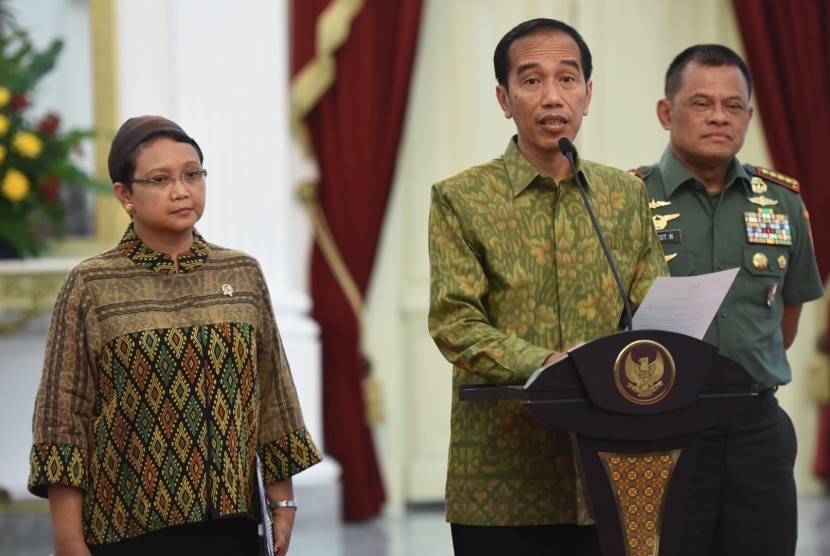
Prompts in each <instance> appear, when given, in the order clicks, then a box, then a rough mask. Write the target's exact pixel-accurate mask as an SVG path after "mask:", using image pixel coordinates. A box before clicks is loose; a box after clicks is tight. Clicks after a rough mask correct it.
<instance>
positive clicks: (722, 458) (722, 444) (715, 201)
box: [632, 147, 823, 555]
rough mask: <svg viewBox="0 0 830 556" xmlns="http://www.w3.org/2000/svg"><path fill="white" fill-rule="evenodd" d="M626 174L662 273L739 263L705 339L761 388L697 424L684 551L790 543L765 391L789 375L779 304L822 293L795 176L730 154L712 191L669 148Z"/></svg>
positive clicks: (776, 417) (789, 510)
mask: <svg viewBox="0 0 830 556" xmlns="http://www.w3.org/2000/svg"><path fill="white" fill-rule="evenodd" d="M632 173H635V174H637V175H639V176H640V177H641V178H642V179H643V180H644V181H645V183H646V186H647V188H648V192H649V200H650V206H651V208H652V218H653V220H654V225H655V228H656V229H657V235H658V238H659V239H660V242H661V244H662V246H663V251H664V253H665V256H666V260H667V261H668V265H669V270H670V272H671V274H672V276H690V275H700V274H706V273H711V272H717V271H720V270H726V269H731V268H739V269H740V270H739V272H738V274H737V277H736V278H735V282H734V283H733V284H732V287H731V288H730V290H729V293H728V294H727V296H726V298H725V299H724V301H723V304H722V305H721V307H720V308H719V310H718V312H717V315H716V316H715V318H714V320H713V322H712V324H711V325H710V326H709V329H708V330H707V331H706V335H705V336H704V340H705V341H707V342H709V343H712V344H714V345H716V346H717V347H718V349H719V351H720V352H721V353H723V354H724V355H727V356H729V357H732V358H733V359H735V360H737V361H738V362H739V363H741V364H742V365H743V366H744V368H745V369H746V370H747V371H748V372H749V373H750V374H751V375H752V376H753V377H754V378H755V379H756V380H757V383H756V386H755V389H756V391H758V392H761V393H762V395H760V396H759V398H758V402H759V403H755V404H753V406H752V408H751V409H750V411H748V412H747V413H745V414H744V415H742V416H740V417H737V418H736V419H734V420H732V421H730V422H729V423H725V424H723V425H722V426H719V427H715V428H713V429H711V430H708V431H704V434H703V436H702V442H701V449H700V453H699V454H698V463H697V472H696V473H697V475H696V477H695V479H694V481H693V487H692V493H691V495H690V502H689V507H688V509H687V519H686V526H685V533H684V535H685V540H684V554H709V553H712V554H714V553H718V554H719V553H721V552H719V550H723V549H722V548H721V547H724V546H728V547H730V549H729V550H733V552H732V553H741V554H776V555H777V554H791V553H792V552H793V551H794V547H795V540H796V535H797V526H796V525H797V524H796V500H795V482H794V477H793V465H794V461H795V452H796V440H795V431H794V429H793V427H792V423H791V421H790V419H789V417H788V416H787V415H786V413H784V411H783V410H781V409H780V407H779V406H778V405H777V401H776V400H775V396H774V392H775V389H776V388H777V386H779V385H783V384H786V383H788V382H790V380H791V379H792V371H791V369H790V364H789V362H788V361H787V355H786V351H785V348H784V342H783V334H782V330H781V320H782V316H783V314H784V308H785V307H788V306H793V305H801V304H803V303H805V302H807V301H811V300H813V299H817V298H819V297H821V296H822V295H823V288H822V282H821V278H820V277H819V272H818V267H817V264H816V258H815V254H814V252H813V242H812V237H811V234H810V223H809V219H808V215H807V210H806V209H805V207H804V203H803V202H802V200H801V196H800V195H799V192H798V182H796V181H795V180H793V179H791V178H788V177H786V176H782V175H780V174H777V173H775V172H771V171H769V170H766V169H763V168H759V167H753V166H750V165H742V164H741V163H740V162H739V161H738V159H737V158H733V160H732V162H731V164H730V166H729V169H728V172H727V174H726V179H725V184H724V185H725V186H724V188H723V189H722V190H721V192H720V194H718V195H714V196H713V195H711V194H710V193H709V192H708V191H707V189H706V187H705V186H704V185H703V184H701V183H700V182H699V181H697V180H696V179H695V178H693V177H692V175H691V174H690V173H689V171H688V170H687V169H686V168H685V167H684V166H683V165H682V164H681V163H680V161H679V160H678V159H677V158H676V157H675V156H674V154H673V153H672V151H671V147H667V148H666V151H665V152H664V153H663V156H662V158H661V159H660V161H659V162H658V163H657V164H655V165H653V166H644V167H641V168H639V169H637V170H633V171H632ZM736 546H739V547H741V548H739V549H738V550H739V552H734V550H735V547H736Z"/></svg>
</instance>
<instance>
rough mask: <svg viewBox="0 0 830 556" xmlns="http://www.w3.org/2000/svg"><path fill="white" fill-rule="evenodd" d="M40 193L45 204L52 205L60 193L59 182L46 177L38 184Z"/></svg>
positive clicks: (55, 178) (54, 178) (56, 179)
mask: <svg viewBox="0 0 830 556" xmlns="http://www.w3.org/2000/svg"><path fill="white" fill-rule="evenodd" d="M40 191H41V192H42V193H43V198H44V199H45V200H46V202H47V203H54V202H56V201H57V200H58V197H59V196H60V192H61V180H60V179H59V178H57V177H55V176H48V177H46V178H44V179H43V181H42V182H40Z"/></svg>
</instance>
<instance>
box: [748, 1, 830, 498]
mask: <svg viewBox="0 0 830 556" xmlns="http://www.w3.org/2000/svg"><path fill="white" fill-rule="evenodd" d="M732 6H733V7H734V9H735V15H736V18H737V20H738V25H739V27H740V30H741V36H742V38H743V43H744V48H745V50H746V56H747V63H748V64H749V67H750V69H751V70H752V77H753V81H754V83H755V90H756V91H757V94H756V98H757V105H758V110H759V111H760V116H761V121H762V122H763V127H764V134H765V135H766V139H767V145H768V146H769V150H770V154H771V156H772V160H773V163H774V165H775V169H776V170H778V171H780V172H782V173H784V174H788V175H790V176H793V177H794V178H796V179H798V180H799V181H800V182H801V196H802V198H803V199H804V203H805V204H806V205H807V208H808V209H809V211H810V214H811V215H812V216H813V218H812V220H811V224H812V229H813V238H814V242H815V248H816V258H817V259H818V264H819V269H820V270H821V275H822V278H824V279H826V278H827V274H828V271H830V219H828V218H827V215H828V214H830V195H828V194H827V191H826V189H827V183H826V182H827V177H826V175H825V174H826V171H825V168H824V167H825V165H826V160H827V159H828V157H830V133H828V130H830V3H828V2H827V0H798V1H797V2H781V1H780V0H732ZM820 412H821V414H820V417H819V422H820V425H819V433H820V436H819V439H818V447H817V456H816V462H815V463H816V465H815V471H816V473H817V474H818V475H819V476H821V477H822V478H823V479H824V480H825V481H826V482H827V484H828V485H829V486H830V406H824V407H822V408H821V410H820Z"/></svg>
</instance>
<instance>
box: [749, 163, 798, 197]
mask: <svg viewBox="0 0 830 556" xmlns="http://www.w3.org/2000/svg"><path fill="white" fill-rule="evenodd" d="M744 168H745V169H746V170H747V171H748V172H749V173H750V174H755V175H757V176H759V177H761V178H764V179H765V180H767V181H770V182H772V183H775V184H778V185H780V186H783V187H786V188H787V189H789V190H791V191H795V192H796V193H799V192H800V189H799V185H798V180H797V179H795V178H791V177H789V176H785V175H784V174H780V173H778V172H775V171H773V170H770V169H768V168H764V167H763V166H751V165H749V164H744Z"/></svg>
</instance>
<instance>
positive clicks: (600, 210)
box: [429, 139, 668, 525]
mask: <svg viewBox="0 0 830 556" xmlns="http://www.w3.org/2000/svg"><path fill="white" fill-rule="evenodd" d="M578 169H579V171H581V172H582V173H584V176H585V180H586V181H587V183H588V186H587V195H588V198H589V200H590V203H591V206H592V208H593V211H594V213H595V214H596V217H597V220H598V221H599V225H600V227H601V229H602V232H603V234H604V237H605V240H606V242H607V244H608V248H609V250H610V251H611V254H612V256H613V257H614V261H615V263H616V266H617V269H618V271H619V274H620V278H621V280H622V283H623V284H624V286H625V287H626V289H627V291H628V293H629V295H630V298H631V304H632V307H635V308H636V307H637V306H638V305H639V303H640V302H641V301H642V299H643V297H644V296H645V294H646V292H647V291H648V289H649V287H650V286H651V284H652V282H653V281H654V279H655V278H656V277H657V276H664V275H667V274H668V271H667V269H666V265H665V261H664V259H663V252H662V251H661V249H660V245H659V243H658V241H657V237H656V235H655V233H654V228H653V226H652V225H651V215H650V214H649V209H648V205H647V198H646V190H645V187H644V186H643V184H642V182H641V181H640V180H638V179H636V178H634V177H633V176H631V175H628V174H627V173H626V172H623V171H621V170H617V169H614V168H609V167H607V166H602V165H599V164H595V163H592V162H588V161H584V160H580V161H578ZM429 251H430V275H431V290H430V313H429V330H430V333H431V334H432V337H433V338H434V340H435V343H436V344H437V346H438V348H439V349H440V350H441V353H442V354H443V355H444V356H445V357H446V358H447V360H449V361H450V362H451V363H453V365H454V366H453V380H452V387H453V395H452V416H451V439H450V451H449V468H448V473H447V487H446V498H447V499H446V507H447V520H448V521H450V522H452V523H459V524H468V525H540V524H552V523H574V522H578V521H579V522H585V521H586V519H587V512H585V511H584V510H585V508H584V504H583V503H582V500H581V492H580V489H578V488H577V478H576V470H575V466H574V461H573V456H572V453H571V446H570V443H569V440H568V436H567V434H566V433H565V432H564V431H562V430H557V429H550V428H548V427H546V426H544V425H542V424H540V423H539V422H538V421H537V420H536V418H535V417H533V416H532V415H531V413H530V412H529V411H527V410H526V409H525V408H524V407H523V405H522V403H521V402H519V401H516V400H497V401H481V402H459V400H458V386H459V385H461V384H471V383H493V384H521V383H523V382H525V381H526V380H527V379H528V378H529V377H530V375H531V374H532V373H533V371H535V370H536V369H537V368H538V367H540V366H541V365H542V363H543V362H544V360H545V358H546V357H547V356H548V355H550V354H551V353H552V352H554V351H562V350H564V349H566V348H568V347H570V346H573V345H574V344H576V343H578V342H581V341H585V340H591V339H594V338H598V337H601V336H604V335H607V334H609V333H612V332H615V331H617V330H618V329H619V326H620V322H621V320H623V319H624V304H623V301H622V299H621V298H620V293H619V291H618V289H617V285H616V282H615V280H614V278H613V275H612V273H611V271H610V270H609V267H608V263H607V261H606V259H605V256H604V254H603V252H602V249H601V247H600V244H599V241H598V239H597V236H596V234H595V233H594V230H593V227H592V225H591V222H590V219H589V216H588V214H587V212H586V209H585V206H584V205H583V202H582V198H581V196H580V194H579V189H578V188H577V186H576V184H575V182H574V180H573V176H570V177H568V178H567V179H565V180H564V181H562V182H560V183H556V182H555V181H554V180H553V179H552V178H549V177H542V176H540V175H539V173H538V171H537V170H536V169H535V168H534V167H533V166H532V165H531V164H530V162H528V160H527V159H526V158H525V157H524V156H523V155H522V154H521V152H520V151H519V149H518V147H517V145H516V143H515V139H513V140H511V141H510V142H509V143H508V145H507V149H506V150H505V152H504V155H503V156H502V157H501V158H497V159H495V160H492V161H490V162H488V163H486V164H482V165H481V166H477V167H473V168H470V169H467V170H465V171H463V172H461V173H459V174H457V175H455V176H452V177H450V178H448V179H445V180H443V181H441V182H439V183H437V184H435V185H434V186H433V188H432V206H431V210H430V223H429Z"/></svg>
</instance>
